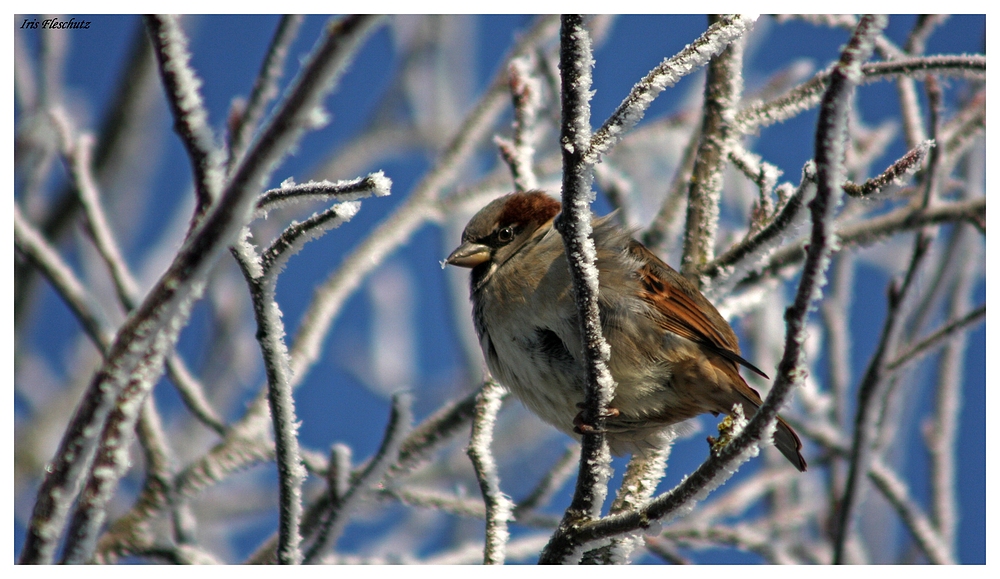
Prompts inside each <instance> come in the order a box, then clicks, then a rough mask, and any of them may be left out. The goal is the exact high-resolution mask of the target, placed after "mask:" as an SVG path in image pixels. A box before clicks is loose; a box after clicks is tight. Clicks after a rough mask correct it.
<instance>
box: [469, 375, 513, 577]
mask: <svg viewBox="0 0 1000 579" xmlns="http://www.w3.org/2000/svg"><path fill="white" fill-rule="evenodd" d="M505 394H506V392H505V391H504V389H503V387H502V386H500V384H498V383H496V382H494V381H492V380H491V381H489V382H487V383H486V384H485V385H484V386H483V389H482V390H480V392H479V395H478V396H477V397H476V417H475V418H474V419H473V421H472V437H471V438H470V440H469V447H468V449H467V450H466V452H467V453H468V455H469V458H470V459H471V460H472V466H473V468H475V470H476V478H477V479H479V489H480V490H481V491H482V493H483V502H484V503H485V506H486V545H485V547H484V549H483V564H484V565H503V561H504V556H505V552H506V549H507V541H508V540H509V539H510V533H509V532H508V531H507V521H509V520H510V519H511V512H512V510H513V508H514V505H513V503H512V502H511V500H510V499H509V498H507V497H506V496H504V494H503V492H501V491H500V477H499V476H498V475H497V465H496V462H495V461H494V460H493V454H492V453H491V452H490V442H491V441H492V440H493V426H494V424H495V423H496V418H497V413H498V412H499V411H500V404H501V403H502V402H503V397H504V395H505Z"/></svg>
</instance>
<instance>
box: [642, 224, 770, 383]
mask: <svg viewBox="0 0 1000 579" xmlns="http://www.w3.org/2000/svg"><path fill="white" fill-rule="evenodd" d="M629 251H630V252H631V253H632V254H633V255H634V256H635V258H636V259H638V260H639V261H640V263H643V264H644V265H643V267H642V268H641V269H640V270H639V283H640V284H641V285H642V288H643V293H642V297H643V299H645V300H646V301H647V302H649V303H650V304H651V305H652V306H653V308H654V309H655V310H656V311H657V312H659V313H660V314H662V315H661V316H660V317H659V318H658V319H657V320H656V322H657V324H659V325H660V327H662V328H663V329H664V330H667V331H669V332H672V333H674V334H677V335H678V336H681V337H683V338H687V339H688V340H691V341H692V342H695V343H698V344H701V345H703V346H706V347H707V348H708V349H710V350H711V351H712V352H714V353H716V354H718V355H719V356H722V357H723V358H725V359H727V360H729V361H731V362H733V363H735V364H740V365H743V366H746V367H747V368H748V369H750V370H752V371H753V372H755V373H757V374H760V375H761V376H763V377H764V378H767V374H765V373H764V372H762V371H761V370H760V369H759V368H757V367H756V366H754V365H753V364H751V363H750V362H748V361H746V360H745V359H744V358H743V357H742V356H740V347H739V342H738V341H737V339H736V334H734V333H733V331H732V330H731V329H730V328H729V324H728V323H726V321H725V320H724V319H723V318H722V316H721V315H720V314H719V312H718V310H716V309H715V306H713V305H712V304H711V302H709V301H708V300H707V299H705V297H704V296H702V295H701V292H699V291H698V290H697V289H696V288H694V287H693V286H692V285H691V283H690V282H689V281H688V280H687V279H685V278H684V276H682V275H681V274H679V273H677V272H676V271H674V269H673V268H671V267H670V266H669V265H667V264H665V263H663V261H662V260H660V258H658V257H656V255H654V254H653V252H651V251H649V249H647V248H646V247H645V246H643V245H642V244H641V243H639V242H638V241H635V240H633V241H632V243H630V244H629Z"/></svg>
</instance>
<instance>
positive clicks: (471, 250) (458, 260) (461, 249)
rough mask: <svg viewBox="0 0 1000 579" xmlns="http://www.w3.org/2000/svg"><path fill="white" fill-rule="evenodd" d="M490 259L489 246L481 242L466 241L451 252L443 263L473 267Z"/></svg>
mask: <svg viewBox="0 0 1000 579" xmlns="http://www.w3.org/2000/svg"><path fill="white" fill-rule="evenodd" d="M489 259H490V248H489V247H486V246H485V245H483V244H481V243H472V242H470V241H466V242H465V243H463V244H462V245H459V246H458V249H456V250H455V251H453V252H451V255H449V256H448V259H446V260H444V263H446V264H448V265H457V266H458V267H468V268H473V267H476V266H477V265H479V264H480V263H484V262H486V261H487V260H489Z"/></svg>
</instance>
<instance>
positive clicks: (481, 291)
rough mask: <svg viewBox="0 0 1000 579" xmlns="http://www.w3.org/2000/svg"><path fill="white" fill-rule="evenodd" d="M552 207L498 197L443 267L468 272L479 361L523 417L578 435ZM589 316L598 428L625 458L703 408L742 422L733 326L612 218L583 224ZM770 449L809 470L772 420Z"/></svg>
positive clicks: (577, 400) (577, 397) (755, 403)
mask: <svg viewBox="0 0 1000 579" xmlns="http://www.w3.org/2000/svg"><path fill="white" fill-rule="evenodd" d="M560 210H561V204H560V203H559V201H557V200H556V199H554V198H552V197H551V196H549V195H548V194H547V193H545V192H544V191H541V190H531V191H525V192H515V193H511V194H508V195H504V196H502V197H499V198H497V199H495V200H493V201H492V202H490V203H489V204H488V205H486V206H485V207H483V208H482V209H481V210H479V212H478V213H476V214H475V215H474V216H473V217H472V219H471V220H470V221H469V223H468V225H466V227H465V229H464V231H463V232H462V238H461V244H460V245H459V246H458V248H456V249H455V250H454V251H453V252H452V253H451V254H450V255H449V256H448V257H447V258H446V259H445V260H444V265H452V266H457V267H463V268H469V269H470V270H471V272H470V276H469V277H470V299H471V301H472V306H473V307H472V318H473V323H474V325H475V328H476V333H477V334H478V336H479V345H480V347H481V349H482V351H483V357H484V358H485V361H486V366H487V368H488V369H489V371H490V372H491V374H492V375H493V376H494V377H495V378H496V379H497V380H498V381H499V382H500V383H501V384H503V385H504V386H505V387H506V388H507V389H508V390H510V391H511V392H512V393H513V394H514V395H515V397H517V398H518V399H519V400H520V401H521V402H522V403H523V404H524V405H525V406H526V407H527V408H528V409H529V410H531V411H532V412H534V413H535V414H536V415H538V416H539V417H540V418H541V419H542V420H544V421H545V422H547V423H549V424H551V425H552V426H555V427H556V428H557V429H559V430H561V431H563V432H565V433H567V434H569V435H571V436H575V437H577V438H579V437H580V436H581V435H582V433H583V432H585V431H586V429H587V427H588V425H587V424H586V423H585V422H584V421H583V419H582V413H581V408H583V401H584V397H585V383H586V382H585V369H584V363H583V340H582V337H581V328H580V323H579V318H578V316H579V314H578V310H577V305H576V301H575V300H574V298H573V289H572V279H571V277H570V272H569V267H568V264H567V260H566V252H565V248H564V245H563V240H562V236H561V235H560V233H559V231H558V230H557V229H556V227H555V226H554V222H555V218H556V215H558V214H559V212H560ZM591 223H592V227H593V233H592V235H593V240H594V244H595V246H596V250H597V261H596V266H597V270H598V285H599V295H598V309H599V313H600V320H601V330H602V333H603V335H604V338H605V340H606V341H607V343H608V345H609V346H610V349H611V355H610V360H609V361H608V369H609V371H610V373H611V376H612V378H613V379H614V381H615V383H616V387H615V390H614V397H613V399H612V400H611V403H610V405H609V408H608V412H607V419H606V421H605V428H604V432H605V434H606V436H607V441H608V445H609V448H610V450H611V452H612V453H613V454H615V455H618V456H622V455H625V454H634V453H636V452H639V453H646V452H647V451H648V450H649V449H652V448H656V447H658V446H662V445H664V444H666V443H667V442H666V441H668V440H670V439H671V438H672V435H671V434H668V433H670V432H671V427H674V425H679V424H681V423H683V422H684V421H686V420H689V419H691V418H694V417H696V416H699V415H701V414H705V413H711V414H713V415H718V414H720V413H722V414H728V415H732V414H733V412H734V405H739V406H741V407H742V410H743V412H744V413H745V415H746V416H747V417H748V418H749V417H752V416H753V414H754V413H755V412H756V410H757V408H758V407H759V406H760V405H761V402H762V401H761V398H760V395H759V394H758V393H757V392H756V391H755V390H754V389H753V388H751V387H750V386H749V385H748V384H747V383H746V381H745V380H744V379H743V377H742V376H741V375H740V366H743V367H744V368H747V369H748V370H750V371H751V372H754V373H756V374H759V375H761V376H763V377H765V378H767V376H766V374H764V372H762V371H761V370H759V369H758V368H757V367H755V366H754V365H753V364H751V363H750V362H748V361H747V360H745V359H744V358H743V357H742V356H741V354H740V347H739V341H738V338H737V337H736V334H735V333H734V332H733V329H732V327H730V325H729V323H728V322H726V320H725V319H724V318H723V317H722V315H721V314H720V313H719V312H718V310H716V309H715V307H714V306H713V305H712V303H711V302H709V301H708V299H707V298H705V296H704V295H702V293H701V292H700V291H699V290H698V288H697V287H695V286H694V284H692V283H691V282H690V281H688V280H687V279H686V278H685V277H684V276H682V275H681V274H679V273H678V272H677V271H675V270H674V269H673V268H671V267H670V266H669V265H667V264H666V263H664V262H663V261H662V260H660V259H659V258H658V257H656V255H654V254H653V252H652V251H650V250H649V249H648V248H646V247H645V246H643V245H642V244H641V243H639V242H638V241H636V240H635V239H634V238H633V237H632V233H631V232H630V231H628V230H626V229H624V228H622V227H620V226H618V225H617V224H616V223H615V221H614V213H612V214H609V215H606V216H604V217H599V218H598V217H595V218H592V222H591ZM774 444H775V446H776V447H777V448H778V450H780V451H781V453H782V454H783V455H784V456H785V458H787V459H788V461H789V462H791V463H792V465H794V466H795V467H796V468H797V469H798V470H800V471H805V470H806V460H805V458H804V457H803V456H802V452H801V449H802V443H801V441H800V440H799V437H798V436H797V435H796V434H795V431H794V430H793V429H792V428H791V426H789V425H788V423H787V422H785V421H784V420H783V419H782V418H781V417H778V421H777V427H776V429H775V433H774Z"/></svg>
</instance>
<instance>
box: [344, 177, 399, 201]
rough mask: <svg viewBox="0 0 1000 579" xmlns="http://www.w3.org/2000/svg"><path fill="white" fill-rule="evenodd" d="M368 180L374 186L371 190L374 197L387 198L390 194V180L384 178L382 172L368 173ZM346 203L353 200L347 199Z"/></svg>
mask: <svg viewBox="0 0 1000 579" xmlns="http://www.w3.org/2000/svg"><path fill="white" fill-rule="evenodd" d="M368 178H369V179H371V180H372V183H373V184H374V185H375V186H374V187H373V188H372V194H373V195H375V196H376V197H387V196H388V195H390V194H391V193H392V179H390V178H388V177H386V176H385V173H383V172H382V171H376V172H374V173H370V174H369V175H368ZM348 201H353V199H348Z"/></svg>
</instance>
